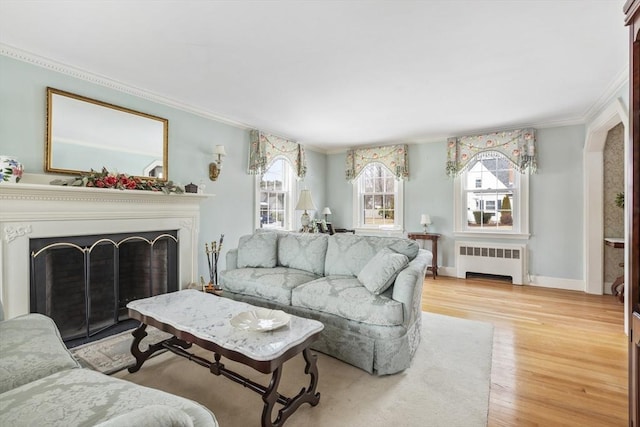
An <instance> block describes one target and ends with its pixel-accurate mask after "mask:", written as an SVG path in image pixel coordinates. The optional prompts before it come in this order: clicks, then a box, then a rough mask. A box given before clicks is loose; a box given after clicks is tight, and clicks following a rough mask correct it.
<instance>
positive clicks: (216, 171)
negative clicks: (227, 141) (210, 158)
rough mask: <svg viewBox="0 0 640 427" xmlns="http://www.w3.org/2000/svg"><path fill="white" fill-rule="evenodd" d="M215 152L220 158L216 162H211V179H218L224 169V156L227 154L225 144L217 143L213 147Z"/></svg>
mask: <svg viewBox="0 0 640 427" xmlns="http://www.w3.org/2000/svg"><path fill="white" fill-rule="evenodd" d="M213 154H215V155H217V156H218V158H217V160H216V161H215V162H212V163H209V179H210V180H211V181H216V180H217V179H218V177H219V176H220V172H221V171H222V157H223V156H226V155H227V152H226V151H225V150H224V145H216V146H215V148H214V149H213Z"/></svg>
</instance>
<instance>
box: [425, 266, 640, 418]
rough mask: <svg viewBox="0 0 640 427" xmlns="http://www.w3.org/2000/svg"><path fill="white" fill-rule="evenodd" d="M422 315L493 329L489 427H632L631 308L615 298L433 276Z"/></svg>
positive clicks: (426, 288)
mask: <svg viewBox="0 0 640 427" xmlns="http://www.w3.org/2000/svg"><path fill="white" fill-rule="evenodd" d="M422 309H423V310H424V311H430V312H433V313H439V314H445V315H448V316H455V317H461V318H466V319H472V320H479V321H484V322H490V323H492V324H493V325H494V327H495V330H494V337H493V365H492V372H491V398H490V404H489V426H518V427H521V426H560V425H562V426H580V427H582V426H628V421H627V337H626V335H625V334H624V329H623V328H624V319H623V316H624V307H623V305H622V304H620V303H618V302H617V301H616V299H615V298H614V297H612V296H611V295H604V296H599V295H588V294H585V293H582V292H575V291H563V290H557V289H545V288H538V287H533V286H514V285H511V284H509V283H504V282H501V281H495V280H486V279H466V280H462V279H454V278H449V277H443V276H439V277H438V278H437V279H436V280H433V279H432V278H431V277H430V275H428V276H427V278H426V279H425V282H424V290H423V293H422Z"/></svg>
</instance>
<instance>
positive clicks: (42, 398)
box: [0, 369, 218, 427]
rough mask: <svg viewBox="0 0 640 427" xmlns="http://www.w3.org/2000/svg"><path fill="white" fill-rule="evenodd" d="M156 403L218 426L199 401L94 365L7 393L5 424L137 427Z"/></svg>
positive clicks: (0, 419)
mask: <svg viewBox="0 0 640 427" xmlns="http://www.w3.org/2000/svg"><path fill="white" fill-rule="evenodd" d="M155 405H160V406H164V407H169V408H175V409H178V410H181V411H183V412H185V413H186V414H187V415H188V416H189V418H190V419H191V421H192V423H193V425H194V426H211V427H214V426H217V425H218V423H217V421H216V419H215V416H214V415H213V414H212V413H211V411H209V410H208V409H206V408H205V407H204V406H202V405H200V404H198V403H196V402H193V401H191V400H188V399H185V398H182V397H179V396H175V395H172V394H169V393H165V392H163V391H160V390H154V389H152V388H148V387H143V386H139V385H136V384H133V383H131V382H129V381H125V380H121V379H117V378H113V377H109V376H107V375H104V374H101V373H99V372H95V371H91V370H89V369H71V370H68V371H63V372H58V373H56V374H53V375H49V376H48V377H45V378H41V379H39V380H37V381H34V382H32V383H29V384H25V385H23V386H21V387H18V388H15V389H13V390H9V391H8V392H6V393H4V394H3V395H2V410H1V411H0V425H2V426H18V425H21V426H61V427H62V426H81V425H82V426H93V425H96V424H99V423H102V422H105V421H108V420H110V419H112V418H115V417H119V421H120V423H119V424H118V425H120V426H134V425H135V426H137V425H140V424H137V422H138V421H139V419H140V417H139V412H138V411H139V410H141V409H142V410H144V408H147V409H148V410H149V411H153V410H154V408H155V407H156V406H155ZM128 413H132V418H131V419H130V420H128V419H127V418H128V417H127V416H126V414H128ZM151 418H152V417H151ZM145 425H146V424H145Z"/></svg>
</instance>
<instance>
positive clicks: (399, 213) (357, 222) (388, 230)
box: [352, 175, 404, 237]
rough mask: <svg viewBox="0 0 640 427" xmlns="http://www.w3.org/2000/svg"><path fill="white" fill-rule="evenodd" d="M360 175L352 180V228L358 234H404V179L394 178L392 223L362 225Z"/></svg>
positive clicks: (399, 235)
mask: <svg viewBox="0 0 640 427" xmlns="http://www.w3.org/2000/svg"><path fill="white" fill-rule="evenodd" d="M360 177H361V175H358V177H357V178H356V179H355V180H354V181H353V185H352V187H353V198H352V200H353V218H352V221H353V222H352V224H353V228H354V229H355V230H356V233H358V234H374V235H382V236H398V237H401V236H402V235H404V181H400V180H397V179H394V184H395V199H396V200H395V202H394V204H395V206H394V211H395V212H394V224H393V225H370V226H365V225H362V222H361V219H362V218H361V215H362V210H361V209H360V191H359V187H360Z"/></svg>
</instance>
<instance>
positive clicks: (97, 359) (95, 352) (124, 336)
mask: <svg viewBox="0 0 640 427" xmlns="http://www.w3.org/2000/svg"><path fill="white" fill-rule="evenodd" d="M131 332H133V329H131V330H128V331H124V332H120V333H119V334H116V335H112V336H110V337H107V338H103V339H101V340H98V341H94V342H90V343H87V344H83V345H80V346H78V347H74V348H72V349H71V350H70V351H71V354H73V356H74V357H75V358H76V359H77V360H78V362H80V364H81V365H82V366H83V367H85V368H91V369H93V370H96V371H98V372H102V373H103V374H107V375H108V374H112V373H114V372H118V371H121V370H123V369H125V368H128V367H129V366H132V365H134V364H135V361H136V359H135V358H134V357H133V355H132V354H131V343H132V342H133V336H132V335H131ZM146 332H147V336H146V337H144V338H143V339H142V341H141V342H140V349H141V350H142V351H145V350H146V349H147V348H148V347H149V344H153V343H156V342H159V341H162V340H165V339H167V338H169V337H171V334H168V333H166V332H163V331H161V330H159V329H156V328H154V327H152V326H149V327H147V329H146ZM165 351H166V350H165ZM159 353H160V352H158V353H155V354H154V356H156V355H158V354H159Z"/></svg>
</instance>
